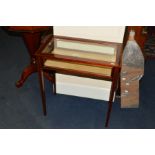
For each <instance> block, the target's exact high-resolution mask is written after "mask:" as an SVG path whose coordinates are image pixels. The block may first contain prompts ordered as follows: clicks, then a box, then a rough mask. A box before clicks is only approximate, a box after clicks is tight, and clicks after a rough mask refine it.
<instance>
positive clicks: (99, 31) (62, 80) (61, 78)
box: [54, 26, 125, 100]
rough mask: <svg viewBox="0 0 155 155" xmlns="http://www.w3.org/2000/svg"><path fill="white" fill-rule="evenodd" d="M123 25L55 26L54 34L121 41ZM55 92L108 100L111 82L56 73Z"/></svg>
mask: <svg viewBox="0 0 155 155" xmlns="http://www.w3.org/2000/svg"><path fill="white" fill-rule="evenodd" d="M124 31H125V26H109V27H108V26H90V27H89V26H55V27H54V34H55V35H61V36H70V37H77V38H86V39H93V40H102V41H110V42H118V43H122V42H123V37H124ZM56 81H57V83H56V84H57V93H60V94H67V95H75V96H81V97H88V98H94V99H100V100H108V99H109V92H110V86H111V82H108V81H101V80H93V79H89V78H80V77H74V76H67V75H61V74H57V75H56Z"/></svg>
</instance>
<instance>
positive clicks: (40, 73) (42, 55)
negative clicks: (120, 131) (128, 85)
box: [35, 35, 122, 127]
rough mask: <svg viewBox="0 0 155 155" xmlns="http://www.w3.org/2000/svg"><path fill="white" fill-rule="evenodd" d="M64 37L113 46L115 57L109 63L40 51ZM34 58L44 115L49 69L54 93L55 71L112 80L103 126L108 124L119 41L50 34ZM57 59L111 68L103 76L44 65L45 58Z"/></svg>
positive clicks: (115, 77) (120, 46) (118, 58)
mask: <svg viewBox="0 0 155 155" xmlns="http://www.w3.org/2000/svg"><path fill="white" fill-rule="evenodd" d="M55 38H56V39H64V40H68V41H80V42H83V43H90V44H91V43H92V44H98V45H104V46H105V45H106V46H110V47H114V48H115V49H116V51H117V57H116V62H115V63H109V62H107V61H98V60H97V61H96V60H89V59H83V58H82V59H81V58H74V57H70V56H62V55H55V54H49V53H43V52H42V51H43V50H44V48H45V47H46V46H47V45H48V44H49V42H53V41H54V39H55ZM35 55H36V60H37V68H38V76H39V83H40V89H41V97H42V106H43V113H44V115H46V114H47V111H46V98H45V88H44V76H43V72H44V71H51V72H52V73H53V82H54V93H56V84H55V80H56V79H55V73H61V74H66V75H75V76H80V77H89V78H93V79H103V80H108V81H111V82H112V85H111V90H110V96H109V102H108V111H107V115H106V122H105V126H106V127H107V126H108V124H109V119H110V114H111V110H112V103H113V98H114V93H115V92H116V90H117V85H118V82H119V73H120V69H121V67H120V66H121V56H122V44H120V43H113V42H105V41H98V40H89V39H81V38H72V37H64V36H52V35H51V37H49V39H48V40H47V41H46V42H45V43H44V44H42V45H41V47H40V48H39V50H38V51H37V52H36V54H35ZM47 59H48V60H59V61H63V62H70V63H75V62H76V63H77V64H81V63H82V64H87V65H90V66H100V67H110V68H111V69H112V71H111V76H103V75H99V74H93V73H88V72H81V71H75V70H66V69H62V68H53V67H45V66H44V62H45V61H46V60H47Z"/></svg>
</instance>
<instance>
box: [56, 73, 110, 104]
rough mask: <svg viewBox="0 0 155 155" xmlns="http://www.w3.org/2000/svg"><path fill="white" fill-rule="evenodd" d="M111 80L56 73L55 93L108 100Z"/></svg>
mask: <svg viewBox="0 0 155 155" xmlns="http://www.w3.org/2000/svg"><path fill="white" fill-rule="evenodd" d="M110 87H111V82H109V81H104V80H96V79H90V78H81V77H77V76H70V75H62V74H56V93H58V94H65V95H72V96H79V97H86V98H92V99H98V100H104V101H108V100H109V94H110Z"/></svg>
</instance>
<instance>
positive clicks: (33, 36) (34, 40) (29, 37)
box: [7, 26, 53, 88]
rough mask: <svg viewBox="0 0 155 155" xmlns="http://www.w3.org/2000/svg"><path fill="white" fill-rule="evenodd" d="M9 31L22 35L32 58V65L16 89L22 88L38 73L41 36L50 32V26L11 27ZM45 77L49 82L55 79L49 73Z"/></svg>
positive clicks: (23, 74) (22, 75) (25, 70)
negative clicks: (37, 62) (37, 60)
mask: <svg viewBox="0 0 155 155" xmlns="http://www.w3.org/2000/svg"><path fill="white" fill-rule="evenodd" d="M7 29H8V30H9V31H14V32H18V33H20V34H21V36H22V38H23V40H24V43H25V45H26V47H27V49H28V52H29V56H30V64H29V65H28V66H27V67H26V68H25V69H24V71H23V72H22V74H21V77H20V79H19V80H18V81H17V82H16V87H18V88H19V87H22V86H23V84H24V82H25V81H26V79H27V78H28V77H29V76H30V75H31V74H32V73H34V72H37V65H36V59H35V55H34V54H35V52H36V51H37V49H38V48H39V46H40V44H41V34H42V33H43V32H47V31H49V30H50V27H49V26H9V27H7ZM44 75H45V77H46V78H47V79H48V80H49V81H53V78H52V77H51V76H50V75H49V73H46V72H44Z"/></svg>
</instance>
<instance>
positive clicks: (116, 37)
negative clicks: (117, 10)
mask: <svg viewBox="0 0 155 155" xmlns="http://www.w3.org/2000/svg"><path fill="white" fill-rule="evenodd" d="M124 32H125V26H54V34H55V35H61V36H69V37H77V38H86V39H94V40H102V41H110V42H118V43H122V42H123V37H124Z"/></svg>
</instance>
